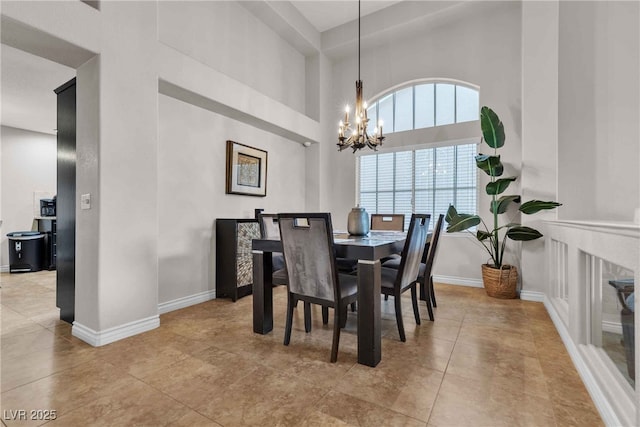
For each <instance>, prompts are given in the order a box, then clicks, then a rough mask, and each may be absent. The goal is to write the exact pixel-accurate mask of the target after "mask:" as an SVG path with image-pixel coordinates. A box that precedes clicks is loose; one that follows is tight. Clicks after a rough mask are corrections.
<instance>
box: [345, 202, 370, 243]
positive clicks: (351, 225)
mask: <svg viewBox="0 0 640 427" xmlns="http://www.w3.org/2000/svg"><path fill="white" fill-rule="evenodd" d="M347 231H348V232H349V234H351V235H352V236H366V235H367V234H369V214H368V213H367V211H366V210H365V208H361V207H359V206H356V207H355V208H353V209H351V212H349V217H348V219H347Z"/></svg>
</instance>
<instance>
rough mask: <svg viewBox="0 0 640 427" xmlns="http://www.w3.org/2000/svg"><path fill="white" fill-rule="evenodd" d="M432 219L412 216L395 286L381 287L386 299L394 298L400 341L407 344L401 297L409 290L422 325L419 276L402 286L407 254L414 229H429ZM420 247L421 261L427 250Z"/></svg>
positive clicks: (423, 246)
mask: <svg viewBox="0 0 640 427" xmlns="http://www.w3.org/2000/svg"><path fill="white" fill-rule="evenodd" d="M430 219H431V215H429V214H412V215H411V222H410V223H409V230H408V232H407V240H406V241H405V245H404V248H403V249H402V255H401V257H402V258H401V260H400V266H399V268H398V270H397V273H396V278H395V283H394V286H393V287H392V288H388V287H385V286H383V287H381V291H382V294H383V295H384V296H385V298H386V297H388V296H393V299H394V303H395V312H396V323H397V324H398V333H399V334H400V341H402V342H405V341H406V340H407V338H406V335H405V332H404V321H403V319H402V302H401V300H402V298H401V296H402V294H403V293H404V292H405V291H407V290H411V303H412V305H413V315H414V317H415V319H416V324H417V325H419V324H420V312H419V311H418V295H417V290H416V285H417V284H418V280H417V276H416V278H415V279H413V280H411V281H410V282H409V284H407V285H405V286H404V287H403V286H402V276H403V275H404V270H405V268H406V267H407V266H406V262H407V258H408V257H407V253H408V251H409V249H410V248H411V246H412V245H413V243H414V242H413V241H412V239H413V238H414V234H413V230H414V228H415V227H417V226H420V227H425V228H426V229H428V228H429V220H430ZM424 235H425V239H426V235H427V233H426V231H425V234H424ZM420 246H421V247H422V252H423V253H422V254H421V256H420V258H419V259H420V260H421V259H422V258H424V255H423V254H424V250H425V249H424V248H425V243H422V244H421V245H420ZM419 262H420V261H418V265H419ZM383 268H385V269H387V270H392V269H391V268H387V267H383ZM383 274H384V272H383Z"/></svg>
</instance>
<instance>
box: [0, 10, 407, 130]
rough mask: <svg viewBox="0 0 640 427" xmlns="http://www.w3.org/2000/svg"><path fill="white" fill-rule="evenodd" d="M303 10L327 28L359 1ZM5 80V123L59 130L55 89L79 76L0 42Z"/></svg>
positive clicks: (0, 89)
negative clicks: (57, 126) (57, 128)
mask: <svg viewBox="0 0 640 427" xmlns="http://www.w3.org/2000/svg"><path fill="white" fill-rule="evenodd" d="M395 3H399V1H397V0H396V1H383V0H380V1H378V0H364V1H362V3H361V15H362V16H366V15H369V14H371V13H374V12H377V11H379V10H381V9H384V8H386V7H389V6H391V5H393V4H395ZM291 4H292V5H293V6H295V7H296V8H297V9H298V10H299V11H300V13H301V14H302V15H303V16H304V17H305V18H306V19H307V20H308V21H309V22H310V23H311V24H312V25H313V26H314V27H315V28H316V29H317V30H318V31H319V32H323V31H326V30H329V29H331V28H334V27H337V26H340V25H342V24H344V23H346V22H350V21H354V20H356V19H357V18H358V2H357V1H356V0H342V1H322V0H320V1H302V0H301V1H292V2H291ZM0 54H1V60H2V73H1V74H2V80H1V85H0V95H1V101H2V117H1V119H2V125H4V126H12V127H16V128H21V129H27V130H32V131H35V132H43V133H49V134H55V130H54V129H55V128H56V97H55V94H54V93H53V89H55V88H57V87H58V86H60V85H61V84H63V83H65V82H66V81H68V80H69V79H71V78H73V77H74V76H75V70H74V69H73V68H70V67H66V66H64V65H61V64H58V63H55V62H52V61H49V60H47V59H44V58H41V57H39V56H35V55H31V54H29V53H26V52H24V51H21V50H18V49H14V48H12V47H9V46H7V45H5V44H2V45H1V46H0Z"/></svg>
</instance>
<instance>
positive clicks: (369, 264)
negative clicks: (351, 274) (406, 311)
mask: <svg viewBox="0 0 640 427" xmlns="http://www.w3.org/2000/svg"><path fill="white" fill-rule="evenodd" d="M381 357H382V332H381V321H380V261H379V260H378V261H364V260H360V261H359V262H358V363H360V364H363V365H367V366H372V367H375V366H376V365H377V364H378V363H380V359H381Z"/></svg>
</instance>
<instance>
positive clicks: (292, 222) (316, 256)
mask: <svg viewBox="0 0 640 427" xmlns="http://www.w3.org/2000/svg"><path fill="white" fill-rule="evenodd" d="M278 221H279V223H280V236H281V240H282V249H283V253H284V261H285V267H286V271H287V276H288V281H287V282H288V283H287V296H288V298H287V321H286V327H285V335H284V345H289V342H290V341H291V327H292V323H293V308H294V306H295V304H296V303H297V301H299V300H300V301H303V302H304V304H305V310H304V311H305V316H304V322H305V331H306V332H310V331H311V312H310V310H307V307H310V305H311V304H318V305H320V306H322V322H323V323H324V324H327V323H328V309H329V308H333V311H334V316H333V343H332V346H331V362H332V363H333V362H335V361H336V360H337V359H338V344H339V342H340V329H341V327H343V326H344V325H345V323H346V320H347V306H348V305H349V304H351V303H354V302H355V301H356V299H357V286H358V285H357V283H358V282H357V281H358V279H357V277H355V276H350V275H345V274H340V273H338V270H337V268H336V261H335V251H334V247H333V227H332V225H331V214H329V213H303V214H295V213H290V214H279V215H278Z"/></svg>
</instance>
